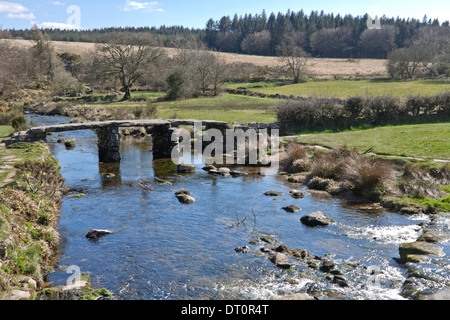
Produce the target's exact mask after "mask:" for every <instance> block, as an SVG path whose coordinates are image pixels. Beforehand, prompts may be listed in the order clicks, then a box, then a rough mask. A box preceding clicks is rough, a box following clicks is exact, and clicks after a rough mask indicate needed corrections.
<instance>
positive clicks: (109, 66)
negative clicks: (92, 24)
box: [97, 32, 164, 100]
mask: <svg viewBox="0 0 450 320" xmlns="http://www.w3.org/2000/svg"><path fill="white" fill-rule="evenodd" d="M97 54H98V63H99V65H98V66H97V67H98V71H99V72H100V73H101V74H102V75H103V76H104V77H106V78H112V79H115V80H116V81H118V82H119V83H120V85H121V86H122V90H123V91H124V92H125V95H124V97H123V100H128V99H130V97H131V88H132V87H133V85H134V84H135V83H136V81H138V80H139V79H140V78H141V77H143V76H144V75H145V74H149V73H151V72H154V71H155V67H156V66H157V64H158V62H159V60H160V59H161V57H162V56H163V54H164V51H163V50H162V49H161V48H159V47H155V46H153V38H152V37H151V36H149V35H144V34H135V33H118V32H114V33H110V34H108V35H106V36H105V39H104V43H102V44H99V45H98V47H97Z"/></svg>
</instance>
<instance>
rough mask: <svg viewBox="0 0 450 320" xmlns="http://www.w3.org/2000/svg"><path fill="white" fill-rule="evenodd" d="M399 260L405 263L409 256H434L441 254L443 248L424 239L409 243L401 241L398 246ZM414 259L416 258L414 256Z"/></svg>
mask: <svg viewBox="0 0 450 320" xmlns="http://www.w3.org/2000/svg"><path fill="white" fill-rule="evenodd" d="M399 253H400V262H401V263H406V262H408V261H409V256H410V255H412V256H413V257H415V256H417V255H418V256H436V257H440V256H442V255H443V249H442V248H441V247H439V246H437V245H435V244H432V243H429V242H426V241H416V242H411V243H403V244H402V245H401V246H400V248H399ZM414 260H417V259H416V258H414Z"/></svg>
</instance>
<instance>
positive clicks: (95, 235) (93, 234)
mask: <svg viewBox="0 0 450 320" xmlns="http://www.w3.org/2000/svg"><path fill="white" fill-rule="evenodd" d="M111 233H112V232H111V231H109V230H100V229H92V230H89V231H88V232H87V234H86V238H88V239H92V240H97V239H99V238H100V237H103V236H105V235H107V234H111Z"/></svg>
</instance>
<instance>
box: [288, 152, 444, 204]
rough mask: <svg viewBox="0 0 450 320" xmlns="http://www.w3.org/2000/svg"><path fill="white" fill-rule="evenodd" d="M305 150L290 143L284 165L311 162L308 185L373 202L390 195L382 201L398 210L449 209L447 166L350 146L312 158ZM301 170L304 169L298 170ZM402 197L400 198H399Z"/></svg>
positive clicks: (292, 168) (290, 168) (319, 153)
mask: <svg viewBox="0 0 450 320" xmlns="http://www.w3.org/2000/svg"><path fill="white" fill-rule="evenodd" d="M303 150H304V149H302V147H301V146H299V145H298V144H293V145H292V146H290V147H289V149H288V156H287V159H288V161H286V162H285V163H284V165H288V166H289V167H288V169H289V172H291V173H292V172H295V169H296V167H295V166H293V165H292V164H294V163H296V161H299V160H301V161H305V160H307V161H309V162H310V170H309V171H308V175H307V178H306V180H305V182H306V184H307V185H308V187H309V188H312V189H318V190H326V191H328V192H330V193H333V194H338V193H345V192H348V191H351V192H352V193H353V194H355V195H358V196H363V197H365V198H367V199H369V200H372V201H382V199H383V198H385V197H391V198H392V199H391V198H389V199H391V200H389V201H382V202H384V203H386V204H389V203H390V204H389V207H390V208H395V209H398V210H399V211H400V209H402V208H404V207H407V206H413V207H414V208H418V209H417V210H419V211H420V210H421V211H422V212H427V213H433V212H436V211H439V210H444V211H447V210H448V209H450V208H449V201H450V194H449V193H450V186H449V185H450V180H449V178H450V173H449V169H448V166H442V167H440V168H429V167H425V166H415V165H412V164H409V163H407V164H395V163H394V162H393V161H390V160H385V159H379V158H375V157H369V156H366V155H364V154H361V153H360V152H358V151H357V150H356V149H350V148H348V147H347V146H343V147H338V148H335V149H334V150H332V151H331V152H323V151H319V152H315V153H314V155H313V156H312V157H310V158H309V157H308V156H307V155H305V154H304V152H302V151H303ZM289 151H290V152H289ZM296 157H298V158H296ZM299 172H304V170H297V173H299ZM400 198H401V201H399V200H396V199H400ZM408 210H410V211H411V208H409V207H408ZM414 210H415V209H414Z"/></svg>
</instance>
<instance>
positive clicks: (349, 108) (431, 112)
mask: <svg viewBox="0 0 450 320" xmlns="http://www.w3.org/2000/svg"><path fill="white" fill-rule="evenodd" d="M449 117H450V92H446V93H441V94H438V95H434V96H409V97H408V98H407V100H406V102H401V101H400V99H399V98H395V97H390V96H377V97H370V96H367V97H350V98H348V99H346V100H341V99H336V98H295V99H285V100H282V101H280V102H279V104H278V108H277V118H278V122H279V123H280V128H281V131H282V132H283V133H285V134H288V133H292V132H296V131H308V130H321V129H322V130H323V129H345V128H350V127H352V126H367V125H379V124H387V123H405V122H408V121H421V120H427V121H430V120H431V121H441V120H445V119H448V118H449Z"/></svg>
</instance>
